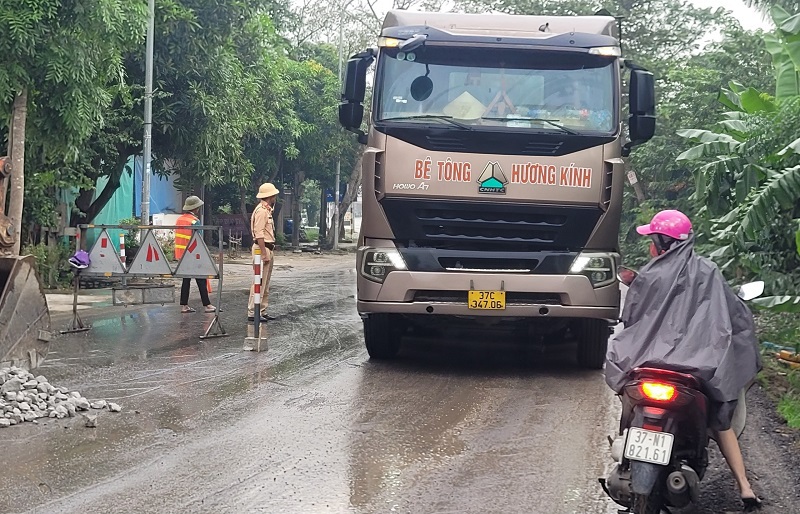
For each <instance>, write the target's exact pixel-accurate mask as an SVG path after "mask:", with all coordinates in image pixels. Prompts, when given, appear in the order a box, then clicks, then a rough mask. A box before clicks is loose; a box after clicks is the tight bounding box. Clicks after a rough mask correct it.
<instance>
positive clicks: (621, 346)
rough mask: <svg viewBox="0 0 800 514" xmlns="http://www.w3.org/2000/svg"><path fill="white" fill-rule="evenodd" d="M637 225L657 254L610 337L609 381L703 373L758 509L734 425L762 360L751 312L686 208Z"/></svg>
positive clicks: (747, 500) (742, 487) (728, 452)
mask: <svg viewBox="0 0 800 514" xmlns="http://www.w3.org/2000/svg"><path fill="white" fill-rule="evenodd" d="M637 232H638V233H639V234H640V235H643V236H649V237H650V238H651V239H652V243H651V245H650V254H651V256H652V257H653V259H652V260H651V261H650V262H649V263H648V264H647V265H646V266H645V267H643V268H642V269H641V270H640V272H639V275H638V276H637V277H636V279H634V281H633V282H632V284H631V288H630V289H629V291H628V295H627V298H626V300H625V306H624V310H623V322H624V325H625V328H624V329H623V330H622V331H621V332H620V333H619V334H617V336H616V337H615V338H614V339H612V341H610V343H609V351H608V355H607V362H606V381H607V382H608V384H609V385H610V386H611V387H612V389H614V390H615V391H617V392H618V393H619V392H620V390H621V388H622V386H624V384H625V381H626V380H627V373H628V372H629V371H630V370H632V369H633V368H635V367H659V366H662V367H664V368H665V369H667V368H670V367H671V368H673V371H683V372H687V373H691V374H693V375H695V376H696V377H697V378H699V379H700V380H701V381H702V382H703V384H704V387H705V388H706V389H707V391H706V393H707V394H708V396H709V400H710V405H709V428H710V429H711V430H712V431H713V437H714V439H715V440H716V441H717V444H718V446H719V448H720V450H721V451H722V454H723V456H724V457H725V460H726V462H727V463H728V467H729V468H730V469H731V472H732V473H733V476H734V478H735V480H736V483H737V485H738V487H739V493H740V495H741V499H742V502H743V503H744V506H745V508H746V509H748V510H749V509H753V508H758V507H760V506H761V500H760V499H759V498H758V497H757V496H756V494H755V492H754V491H753V488H752V486H751V485H750V482H749V481H748V479H747V474H746V472H745V465H744V459H743V457H742V452H741V449H740V447H739V441H738V438H737V435H736V433H735V431H734V430H733V429H732V428H731V422H732V419H733V417H734V411H735V409H736V406H737V403H738V401H737V398H743V395H742V394H741V393H742V391H743V390H744V389H745V388H746V387H747V385H749V384H750V383H752V380H753V379H754V378H755V374H756V373H757V372H758V370H759V369H760V367H761V362H760V358H759V354H758V350H757V341H756V340H755V327H754V323H753V318H752V313H751V312H750V310H749V309H748V308H747V306H746V305H744V303H743V302H742V301H741V300H740V299H739V298H738V297H736V295H735V293H734V292H733V291H732V290H731V289H730V287H728V285H727V283H726V282H725V280H724V279H723V278H722V275H721V273H720V271H719V269H718V268H717V267H716V265H714V263H712V262H711V261H710V260H708V259H705V258H703V257H700V256H698V255H697V254H696V253H695V252H694V235H693V232H692V223H691V221H690V220H689V218H688V217H687V216H686V215H685V214H683V213H682V212H680V211H677V210H665V211H661V212H659V213H657V214H656V215H655V216H654V217H653V219H652V220H651V222H650V223H649V224H648V225H643V226H641V227H638V229H637ZM687 318H688V319H687ZM692 318H694V319H692ZM626 331H627V333H626ZM720 334H721V335H720ZM637 345H638V347H637ZM680 346H683V348H679V347H680Z"/></svg>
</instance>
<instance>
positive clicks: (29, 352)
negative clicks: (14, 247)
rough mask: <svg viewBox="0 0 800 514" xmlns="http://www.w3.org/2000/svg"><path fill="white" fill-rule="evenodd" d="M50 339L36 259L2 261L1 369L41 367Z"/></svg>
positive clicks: (27, 257) (45, 301)
mask: <svg viewBox="0 0 800 514" xmlns="http://www.w3.org/2000/svg"><path fill="white" fill-rule="evenodd" d="M50 337H51V334H50V311H49V310H48V308H47V299H46V298H45V295H44V291H43V290H42V285H41V283H40V282H39V277H38V276H37V275H36V261H35V259H34V257H33V256H26V257H2V258H0V367H6V366H18V367H21V368H25V369H28V370H30V369H33V368H36V367H38V366H39V364H41V363H42V361H43V360H44V358H45V357H46V356H47V351H48V348H49V345H50Z"/></svg>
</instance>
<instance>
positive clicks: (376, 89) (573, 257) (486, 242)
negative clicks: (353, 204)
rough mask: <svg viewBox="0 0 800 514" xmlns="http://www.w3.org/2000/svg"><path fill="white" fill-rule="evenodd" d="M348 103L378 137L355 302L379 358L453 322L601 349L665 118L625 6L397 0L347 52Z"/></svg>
mask: <svg viewBox="0 0 800 514" xmlns="http://www.w3.org/2000/svg"><path fill="white" fill-rule="evenodd" d="M373 64H374V65H375V66H374V76H373V80H372V97H371V108H370V109H369V120H368V128H367V131H366V132H364V131H362V130H361V126H362V124H363V119H364V112H365V109H364V101H365V98H366V86H367V78H366V77H367V73H368V71H369V70H371V69H372V67H373V66H372V65H373ZM626 70H629V72H630V76H629V79H628V84H629V90H628V97H629V105H628V111H629V113H630V117H629V119H628V123H627V127H626V126H625V124H623V120H622V112H623V86H622V84H623V74H624V73H626ZM339 119H340V122H341V124H342V125H343V126H344V127H345V128H346V129H348V130H350V131H353V132H355V133H357V134H358V137H359V140H360V142H362V143H363V144H365V145H366V149H365V152H364V157H363V162H362V177H363V185H362V188H363V198H362V212H363V219H362V223H361V230H360V234H359V249H358V253H357V268H358V279H357V281H358V299H357V308H358V311H359V314H360V315H361V317H362V319H363V321H364V335H365V341H366V345H367V350H368V352H369V354H370V356H371V357H373V358H390V357H393V356H394V355H395V354H396V353H397V351H398V349H399V346H400V341H401V339H402V336H403V335H404V334H405V333H406V332H407V331H408V330H409V329H410V328H412V327H435V326H439V325H442V324H443V323H445V322H447V321H457V322H458V323H461V324H463V323H472V324H475V325H476V326H481V327H483V328H486V327H489V328H490V329H491V327H500V326H510V325H511V324H514V325H517V326H522V327H524V329H525V330H527V333H529V334H532V335H536V334H541V333H558V334H566V333H567V332H570V333H572V334H573V335H574V336H575V338H576V339H577V341H578V360H579V362H580V364H581V365H583V366H585V367H588V368H599V367H601V366H602V365H603V362H604V358H605V352H606V345H607V340H608V336H609V322H610V321H613V320H616V319H617V318H618V315H619V303H620V292H619V284H618V282H617V279H616V274H615V270H616V267H617V264H618V262H619V260H620V256H619V226H620V215H621V208H622V191H623V181H624V176H625V175H624V160H623V157H625V156H627V154H628V153H629V152H630V149H631V148H632V147H634V146H635V145H638V144H641V143H644V142H645V141H647V140H648V139H650V138H651V137H652V135H653V132H654V128H655V94H654V84H653V76H652V74H651V73H650V72H648V71H646V70H643V69H641V68H639V67H637V66H635V65H632V64H631V63H627V62H626V61H625V60H624V59H622V57H621V50H620V44H619V40H618V35H617V24H616V20H615V19H614V18H612V17H610V16H572V17H559V16H514V15H499V14H454V13H419V12H407V11H390V12H389V13H388V14H387V15H386V18H385V20H384V24H383V28H382V31H381V34H380V37H379V38H378V45H377V47H374V48H369V49H367V50H365V51H363V52H360V53H359V54H356V55H354V56H353V57H352V58H351V59H350V60H349V61H348V64H347V73H346V77H345V82H344V84H343V90H342V103H341V105H340V107H339ZM626 128H627V130H626Z"/></svg>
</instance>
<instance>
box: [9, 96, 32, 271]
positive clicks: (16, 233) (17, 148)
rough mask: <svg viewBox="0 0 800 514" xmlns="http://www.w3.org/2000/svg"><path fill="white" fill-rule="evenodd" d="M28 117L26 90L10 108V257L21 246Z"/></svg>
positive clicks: (17, 251)
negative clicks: (12, 238) (12, 241)
mask: <svg viewBox="0 0 800 514" xmlns="http://www.w3.org/2000/svg"><path fill="white" fill-rule="evenodd" d="M27 116H28V90H27V89H23V90H22V91H20V93H19V94H18V95H17V96H15V97H14V105H13V107H12V108H11V135H12V137H13V139H12V140H11V141H10V145H9V146H10V147H11V166H12V172H11V188H10V191H11V192H10V194H9V196H10V198H9V203H8V217H9V218H10V221H11V227H10V228H11V230H12V231H13V237H14V246H13V247H12V249H11V255H19V249H20V246H21V244H22V205H23V203H24V198H25V196H24V195H25V120H26V118H27Z"/></svg>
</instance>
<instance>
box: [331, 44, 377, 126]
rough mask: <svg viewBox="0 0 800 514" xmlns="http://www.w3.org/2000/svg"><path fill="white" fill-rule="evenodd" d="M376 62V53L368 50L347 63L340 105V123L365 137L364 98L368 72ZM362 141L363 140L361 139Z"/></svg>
mask: <svg viewBox="0 0 800 514" xmlns="http://www.w3.org/2000/svg"><path fill="white" fill-rule="evenodd" d="M374 60H375V51H374V50H373V49H367V50H364V51H363V52H359V53H357V54H356V55H354V56H353V57H351V58H350V59H349V60H348V61H347V69H346V72H345V77H344V83H343V84H342V102H341V103H340V104H339V123H340V124H341V125H342V126H343V127H344V128H345V129H347V130H349V131H351V132H355V133H357V134H359V135H363V132H361V123H362V122H363V121H364V105H363V103H364V98H365V96H366V92H367V70H368V69H369V66H370V65H371V64H372V61H374ZM359 139H361V138H359Z"/></svg>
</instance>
